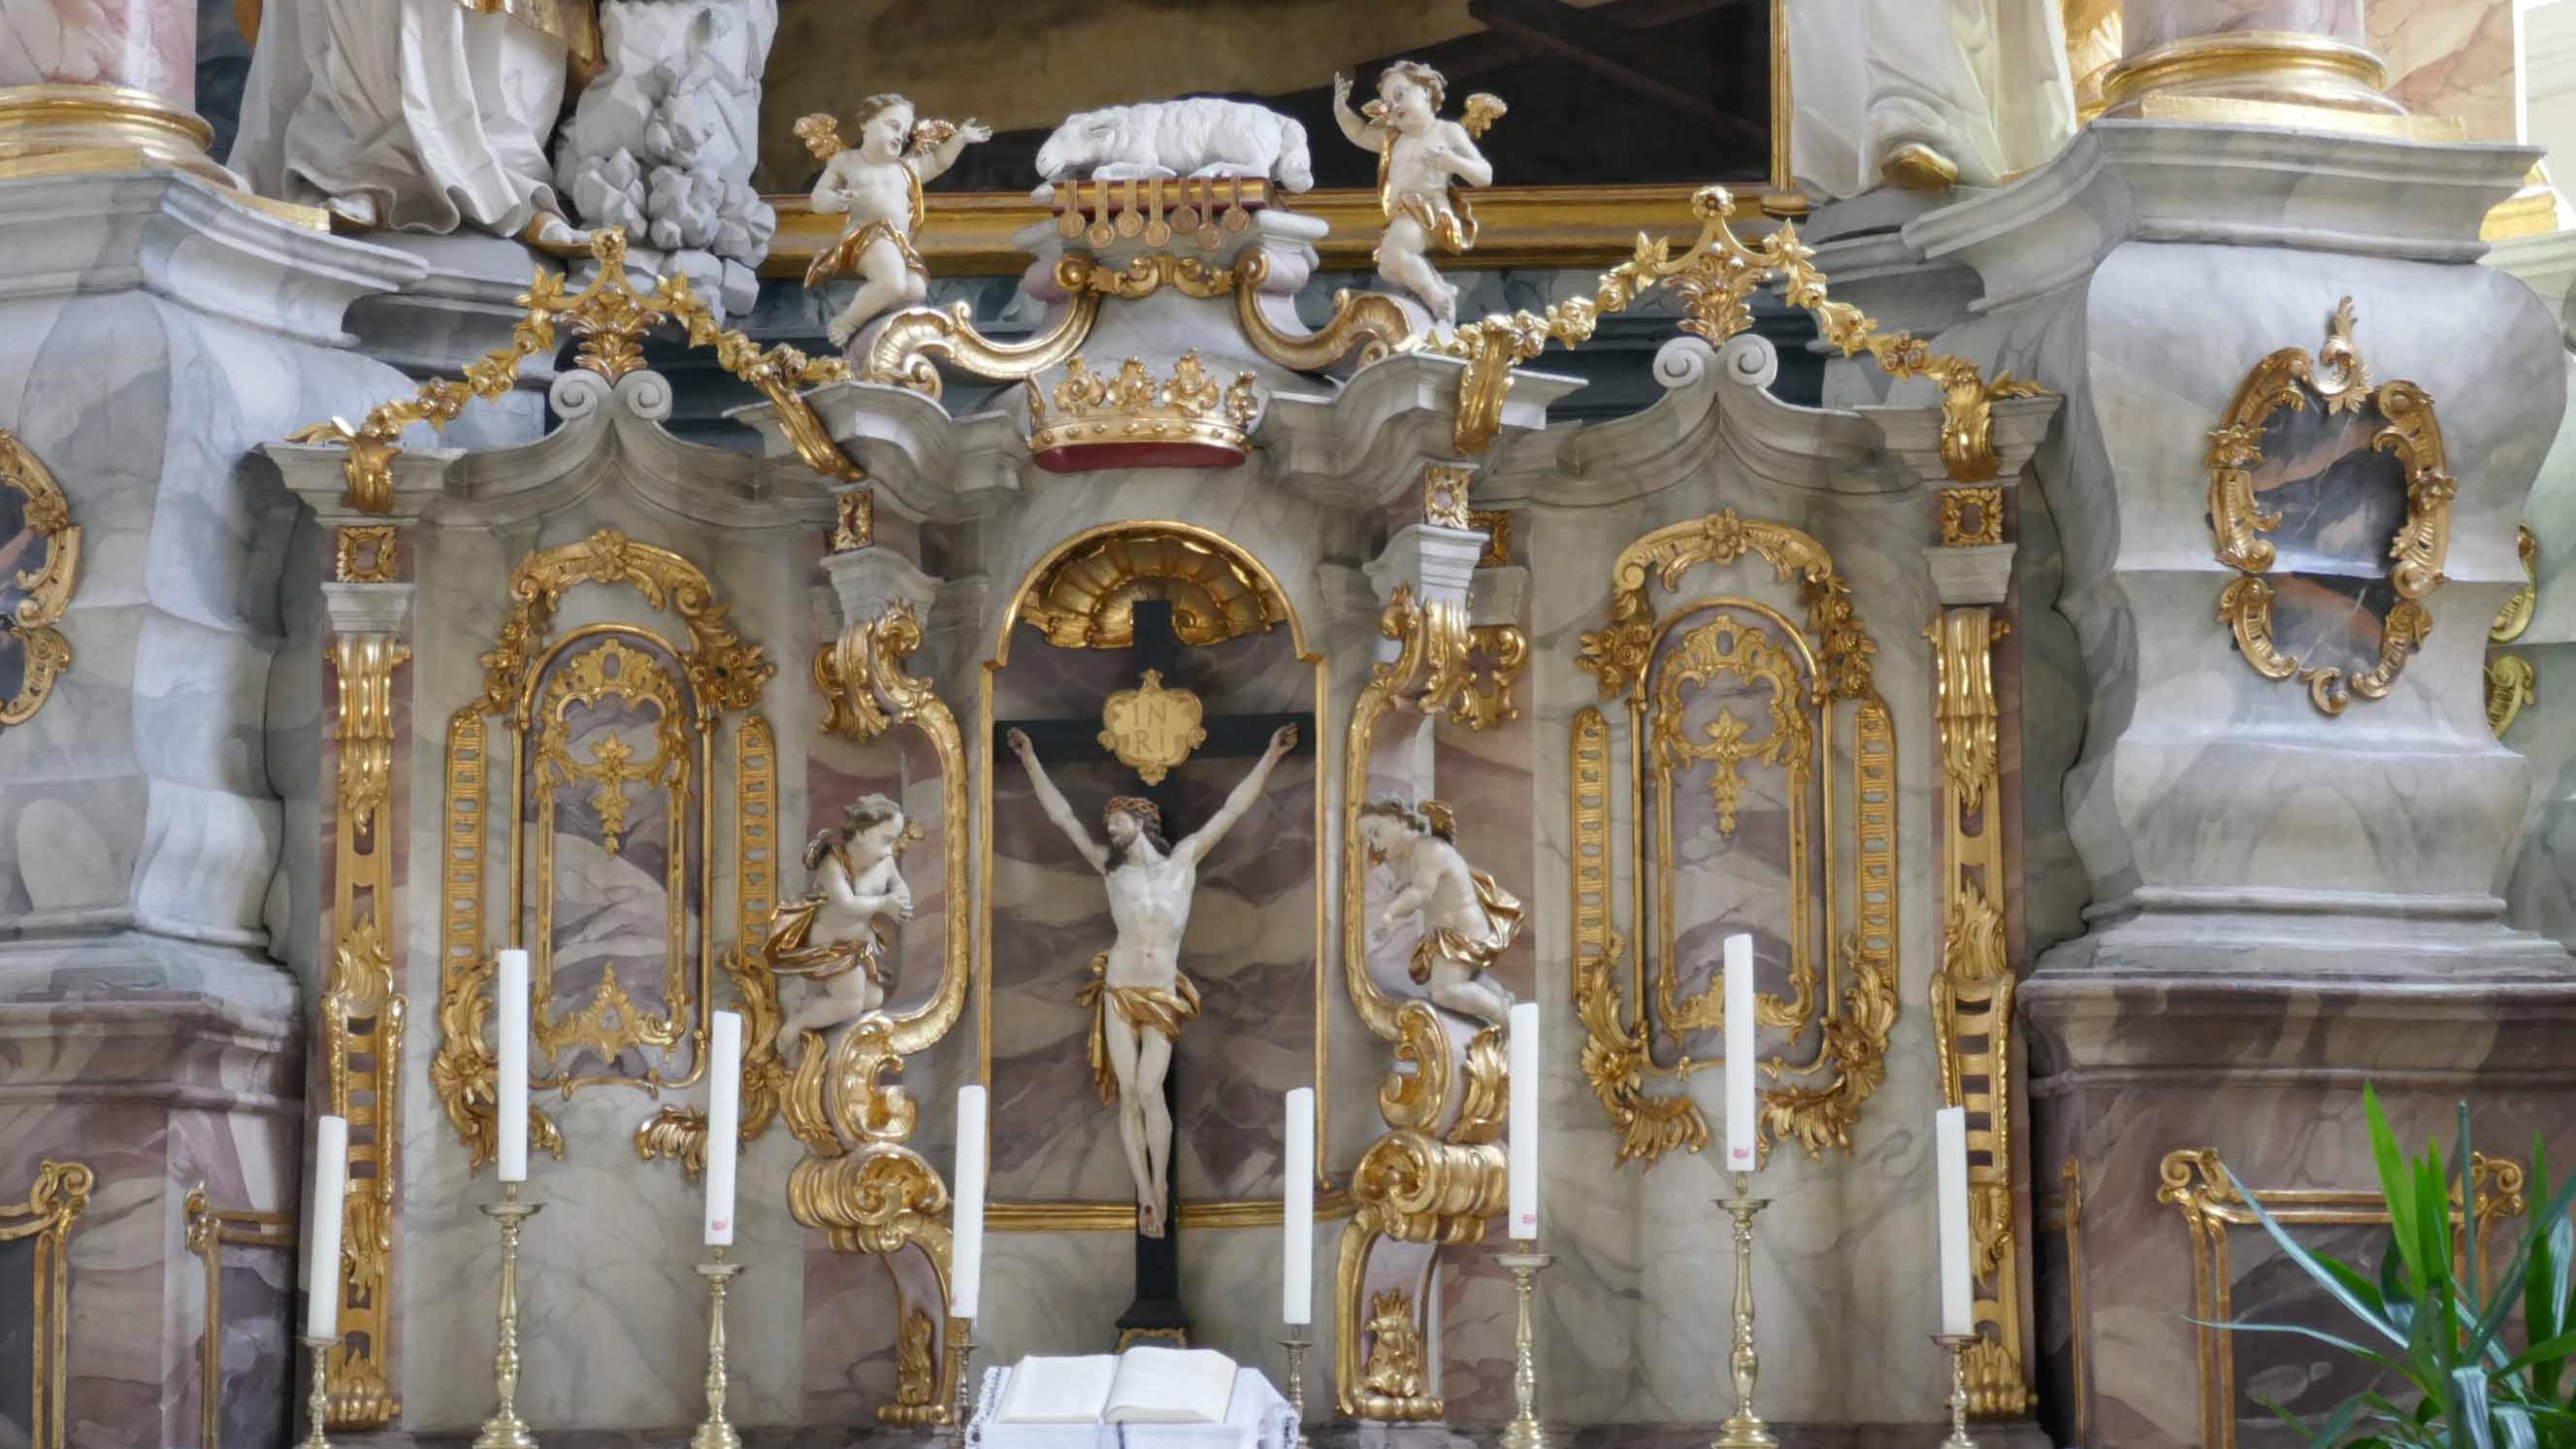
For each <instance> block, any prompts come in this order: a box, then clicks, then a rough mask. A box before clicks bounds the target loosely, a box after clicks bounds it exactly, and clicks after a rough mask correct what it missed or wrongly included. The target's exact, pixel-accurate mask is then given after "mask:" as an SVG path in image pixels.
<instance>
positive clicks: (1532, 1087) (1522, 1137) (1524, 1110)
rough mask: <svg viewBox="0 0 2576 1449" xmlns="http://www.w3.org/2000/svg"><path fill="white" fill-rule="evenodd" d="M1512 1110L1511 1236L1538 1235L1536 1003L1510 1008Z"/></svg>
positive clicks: (1509, 1124) (1526, 1239) (1528, 1238)
mask: <svg viewBox="0 0 2576 1449" xmlns="http://www.w3.org/2000/svg"><path fill="white" fill-rule="evenodd" d="M1511 1073H1512V1108H1511V1118H1510V1120H1509V1121H1508V1122H1507V1123H1506V1124H1505V1130H1506V1131H1507V1132H1509V1133H1510V1136H1509V1137H1508V1138H1507V1139H1506V1140H1507V1141H1509V1143H1510V1144H1511V1189H1512V1192H1511V1214H1512V1237H1513V1238H1514V1239H1515V1240H1517V1241H1520V1242H1524V1243H1526V1242H1529V1241H1531V1240H1533V1239H1535V1238H1536V1237H1537V1236H1538V1003H1537V1002H1535V1001H1524V1002H1522V1003H1520V1004H1519V1005H1517V1006H1514V1007H1513V1008H1512V1040H1511Z"/></svg>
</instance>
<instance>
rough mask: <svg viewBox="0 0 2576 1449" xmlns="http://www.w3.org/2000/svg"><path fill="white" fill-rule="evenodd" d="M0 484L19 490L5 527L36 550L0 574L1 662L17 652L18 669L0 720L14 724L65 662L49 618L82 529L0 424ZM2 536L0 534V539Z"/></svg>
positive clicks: (67, 582)
mask: <svg viewBox="0 0 2576 1449" xmlns="http://www.w3.org/2000/svg"><path fill="white" fill-rule="evenodd" d="M0 487H5V488H7V489H9V490H10V491H11V492H14V493H16V494H17V495H18V500H17V509H16V512H17V517H16V518H15V519H14V520H10V521H11V522H14V523H15V524H16V527H15V528H13V529H11V530H10V533H11V534H16V535H22V536H24V537H26V538H28V539H29V540H30V541H31V544H32V546H31V547H30V548H29V549H28V550H27V551H28V552H30V553H34V554H35V555H36V561H35V563H34V564H33V566H31V567H26V568H20V569H17V570H15V571H13V572H12V573H11V574H9V575H8V576H6V577H0V639H6V640H7V641H8V645H7V647H6V648H5V649H0V664H5V663H6V662H7V655H8V654H9V653H14V654H16V656H17V660H16V669H15V672H16V674H17V676H18V677H17V687H16V688H15V689H14V690H12V691H11V692H10V694H9V696H8V697H7V698H5V699H0V725H15V724H25V723H26V722H27V721H28V720H30V719H32V718H34V717H35V714H36V711H37V710H38V709H41V708H43V707H44V703H45V700H46V699H47V698H48V697H50V696H51V695H52V694H53V691H54V681H55V680H56V679H58V678H60V677H61V676H62V673H63V671H64V670H66V669H69V668H71V667H72V646H71V644H70V643H69V642H68V641H67V640H65V639H64V638H63V635H62V631H61V630H59V629H56V628H55V627H54V625H55V624H56V623H58V622H60V620H61V619H62V617H63V611H64V610H65V609H66V608H68V607H70V604H71V598H72V586H73V584H75V583H76V582H78V581H79V579H80V552H81V531H80V525H78V524H76V523H74V522H72V513H71V505H70V503H69V502H68V501H67V500H65V499H64V497H63V490H62V485H61V484H59V483H56V482H55V481H54V475H53V473H52V471H51V470H49V469H48V468H46V467H45V465H44V463H43V462H42V461H41V460H40V459H38V458H37V457H36V455H35V454H34V453H33V452H32V451H30V450H29V449H28V447H27V445H26V444H24V443H22V442H20V441H18V437H17V435H16V434H15V433H12V432H10V431H9V430H8V429H6V428H0ZM8 541H9V535H5V534H0V544H6V543H7V542H8Z"/></svg>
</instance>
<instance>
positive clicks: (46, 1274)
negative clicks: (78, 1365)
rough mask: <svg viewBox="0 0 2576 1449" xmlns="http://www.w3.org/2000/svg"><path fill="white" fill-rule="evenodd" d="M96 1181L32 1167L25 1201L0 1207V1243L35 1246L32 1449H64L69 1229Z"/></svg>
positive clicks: (73, 1169)
mask: <svg viewBox="0 0 2576 1449" xmlns="http://www.w3.org/2000/svg"><path fill="white" fill-rule="evenodd" d="M97 1185H98V1175H97V1174H96V1173H94V1172H92V1171H90V1169H89V1167H88V1165H87V1164H85V1163H79V1162H56V1161H54V1160H53V1159H51V1158H47V1159H45V1160H44V1161H42V1162H39V1163H37V1164H36V1183H35V1186H33V1187H31V1188H29V1189H28V1191H27V1197H26V1201H24V1202H23V1203H17V1204H8V1205H0V1243H14V1242H20V1241H24V1240H26V1239H30V1238H32V1239H34V1240H35V1253H36V1260H35V1273H34V1278H35V1301H34V1303H33V1304H31V1305H30V1312H31V1314H32V1319H31V1329H32V1332H31V1333H30V1335H29V1338H30V1342H31V1343H32V1344H33V1346H34V1347H33V1352H34V1359H35V1362H34V1363H33V1364H32V1365H31V1368H32V1370H33V1371H32V1373H31V1374H30V1376H29V1378H28V1380H27V1382H28V1385H29V1387H30V1390H31V1401H30V1405H29V1407H30V1408H31V1409H32V1411H33V1412H32V1414H31V1415H30V1423H29V1424H28V1428H29V1430H30V1431H31V1434H30V1438H31V1440H32V1443H33V1449H64V1446H65V1445H66V1444H67V1443H68V1442H69V1441H68V1440H67V1439H66V1438H65V1437H64V1431H63V1424H64V1412H63V1409H64V1400H65V1398H66V1397H67V1395H68V1394H69V1392H70V1385H71V1236H72V1225H73V1224H74V1223H76V1222H78V1221H79V1220H80V1215H81V1214H82V1213H84V1212H87V1211H88V1210H89V1195H90V1191H91V1189H93V1188H95V1187H96V1186H97Z"/></svg>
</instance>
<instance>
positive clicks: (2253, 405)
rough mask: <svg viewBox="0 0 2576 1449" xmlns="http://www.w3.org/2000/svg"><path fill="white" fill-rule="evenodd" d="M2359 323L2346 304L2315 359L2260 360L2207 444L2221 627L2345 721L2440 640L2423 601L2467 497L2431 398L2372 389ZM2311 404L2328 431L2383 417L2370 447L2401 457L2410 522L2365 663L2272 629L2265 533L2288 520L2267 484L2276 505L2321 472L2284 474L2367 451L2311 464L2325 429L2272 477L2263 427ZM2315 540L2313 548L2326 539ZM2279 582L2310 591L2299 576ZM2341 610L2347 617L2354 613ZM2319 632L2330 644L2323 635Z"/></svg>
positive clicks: (2392, 555)
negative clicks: (2285, 642) (2329, 658)
mask: <svg viewBox="0 0 2576 1449" xmlns="http://www.w3.org/2000/svg"><path fill="white" fill-rule="evenodd" d="M2353 325H2354V312H2353V304H2352V299H2351V298H2350V297H2346V298H2344V299H2343V300H2342V302H2340V303H2339V304H2337V306H2336V308H2335V312H2334V317H2333V319H2332V320H2331V321H2330V322H2329V323H2328V325H2327V331H2326V341H2325V343H2324V345H2323V346H2321V347H2319V348H2318V350H2317V354H2316V356H2315V357H2314V358H2313V359H2311V358H2310V357H2309V355H2308V353H2307V351H2306V350H2305V349H2304V348H2297V347H2285V348H2282V349H2280V350H2278V351H2275V352H2273V353H2271V354H2269V355H2268V356H2266V357H2264V358H2263V360H2262V361H2260V362H2258V363H2256V364H2255V366H2254V369H2253V370H2252V371H2251V372H2249V373H2247V374H2246V376H2245V379H2244V380H2243V381H2242V382H2240V383H2239V384H2237V388H2236V394H2235V397H2234V398H2233V399H2232V400H2231V401H2230V402H2229V404H2228V408H2227V413H2226V415H2225V417H2224V418H2223V419H2222V420H2221V422H2220V425H2219V426H2218V427H2217V428H2215V429H2213V430H2212V431H2211V433H2210V435H2209V453H2208V465H2209V476H2210V484H2209V520H2210V530H2211V533H2212V541H2213V547H2214V550H2215V552H2216V554H2217V557H2218V561H2219V562H2221V563H2223V564H2226V565H2228V566H2230V567H2231V568H2234V569H2236V570H2237V571H2238V574H2239V577H2237V578H2234V579H2231V580H2229V581H2228V583H2227V585H2226V587H2225V588H2223V589H2221V590H2220V591H2219V600H2218V619H2219V622H2220V623H2223V624H2225V625H2226V626H2227V627H2228V630H2229V632H2230V633H2231V634H2233V635H2234V637H2235V640H2236V647H2237V651H2238V652H2239V653H2240V654H2242V655H2244V657H2245V661H2246V663H2247V664H2249V665H2251V666H2252V667H2253V669H2254V671H2255V672H2256V673H2257V674H2260V675H2262V676H2263V677H2264V678H2266V679H2287V678H2289V677H2291V676H2292V675H2294V674H2295V675H2297V676H2298V677H2299V679H2300V680H2301V681H2302V682H2303V683H2305V684H2306V685H2307V686H2308V697H2309V699H2310V701H2311V702H2312V703H2314V704H2315V706H2316V708H2317V710H2318V711H2319V712H2320V713H2322V714H2325V715H2326V716H2328V717H2329V718H2331V717H2334V716H2338V715H2341V714H2342V713H2343V712H2344V710H2345V709H2346V708H2347V707H2348V706H2349V705H2350V704H2351V702H2352V700H2353V698H2354V697H2355V696H2359V697H2360V698H2363V699H2384V698H2386V697H2387V695H2388V692H2389V690H2390V689H2392V688H2394V687H2395V685H2396V682H2397V677H2398V675H2399V673H2400V672H2402V671H2403V670H2404V669H2405V667H2406V661H2407V659H2408V658H2409V657H2410V656H2412V655H2413V654H2414V652H2415V651H2416V649H2418V648H2419V647H2421V646H2422V644H2423V641H2424V638H2425V636H2426V635H2428V634H2430V633H2431V632H2432V628H2433V616H2432V613H2431V611H2430V610H2428V609H2427V608H2426V607H2425V606H2424V603H2423V600H2424V599H2425V598H2427V597H2428V596H2429V595H2431V593H2432V592H2433V590H2434V589H2436V588H2438V587H2439V586H2440V585H2441V583H2442V562H2443V559H2444V558H2445V557H2446V556H2447V555H2448V553H2449V550H2450V539H2451V500H2452V498H2453V496H2454V495H2455V494H2456V493H2457V492H2458V491H2459V484H2458V482H2457V480H2455V479H2454V478H2453V477H2452V476H2451V474H2450V471H2449V465H2448V461H2447V458H2446V456H2445V454H2444V451H2443V446H2442V429H2441V423H2440V420H2439V419H2438V417H2437V416H2436V415H2435V412H2434V408H2433V401H2432V399H2431V398H2430V397H2428V396H2426V395H2425V393H2424V391H2423V389H2421V388H2419V387H2417V386H2416V385H2415V384H2414V383H2411V382H2407V381H2404V380H2402V379H2400V380H2397V381H2393V382H2386V383H2381V384H2378V385H2377V386H2375V387H2374V386H2373V385H2372V383H2371V378H2370V372H2369V369H2368V368H2367V367H2366V366H2364V364H2363V362H2362V359H2361V353H2360V349H2359V347H2358V345H2357V344H2356V343H2355V342H2354V341H2353ZM2311 398H2314V399H2315V400H2316V402H2317V414H2316V416H2317V417H2318V418H2319V419H2320V422H2319V423H2318V424H2317V426H2318V427H2321V428H2323V427H2329V426H2330V424H2329V423H2328V422H2327V421H2325V420H2331V419H2335V418H2345V417H2349V418H2355V419H2361V418H2364V417H2365V416H2367V417H2373V418H2376V420H2377V426H2375V427H2372V428H2370V429H2369V433H2368V438H2367V444H2366V446H2367V450H2368V451H2369V452H2370V453H2385V454H2388V455H2390V456H2391V457H2393V458H2395V459H2396V460H2397V463H2398V466H2399V470H2400V475H2401V477H2402V479H2403V486H2404V491H2405V507H2406V512H2405V517H2404V519H2403V521H2401V522H2400V523H2399V524H2398V525H2397V526H2396V529H2395V531H2394V533H2393V535H2392V536H2391V537H2390V539H2389V542H2388V544H2387V547H2386V558H2387V560H2388V562H2387V564H2386V566H2385V568H2386V578H2387V582H2388V584H2389V586H2390V588H2391V589H2392V591H2393V592H2394V594H2395V599H2394V601H2393V602H2392V603H2390V604H2389V605H2388V606H2387V611H2386V614H2385V616H2384V617H2382V618H2381V619H2380V620H2379V621H2378V623H2379V630H2378V635H2379V637H2378V638H2377V640H2376V641H2375V642H2373V643H2372V644H2371V645H2370V646H2369V647H2368V648H2367V649H2366V650H2362V651H2361V652H2362V653H2363V654H2365V655H2366V656H2367V660H2366V662H2364V661H2363V660H2359V659H2356V660H2350V661H2346V662H2343V663H2333V664H2321V663H2310V662H2307V661H2306V660H2305V659H2303V658H2302V657H2301V655H2302V654H2306V655H2309V656H2311V657H2313V655H2314V653H2315V649H2316V646H2315V645H2309V646H2306V647H2305V648H2302V649H2298V650H2296V652H2294V651H2293V650H2291V649H2284V648H2283V647H2282V643H2281V639H2280V630H2279V625H2278V624H2277V623H2276V618H2275V615H2276V609H2277V607H2278V604H2279V600H2280V597H2281V587H2280V585H2279V584H2278V583H2276V581H2275V579H2276V576H2275V575H2273V573H2272V567H2273V565H2274V563H2275V562H2276V561H2277V560H2278V557H2279V550H2278V548H2277V547H2276V545H2275V544H2274V543H2273V541H2272V540H2271V539H2270V538H2269V537H2267V536H2266V535H2267V534H2270V533H2271V532H2273V531H2274V530H2277V529H2280V528H2281V527H2282V526H2283V525H2284V520H2285V514H2284V513H2283V512H2282V511H2281V510H2280V509H2272V510H2268V511H2267V510H2266V509H2265V508H2264V507H2263V495H2264V494H2265V493H2266V491H2267V485H2268V491H2269V493H2270V495H2271V496H2272V497H2274V498H2276V499H2277V498H2281V497H2286V496H2290V495H2292V494H2293V492H2294V491H2295V490H2299V489H2302V488H2307V487H2309V486H2310V485H2313V484H2314V483H2315V482H2316V481H2317V479H2318V478H2320V477H2322V476H2323V475H2322V472H2321V471H2311V472H2308V473H2304V474H2300V475H2297V476H2291V475H2290V474H2289V473H2288V472H2287V471H2286V470H2287V469H2289V468H2292V467H2298V466H2301V465H2302V464H2313V465H2315V469H2317V470H2321V469H2322V468H2324V467H2330V466H2332V465H2333V464H2334V463H2335V462H2337V461H2339V457H2340V456H2355V455H2358V454H2359V453H2360V452H2361V445H2359V444H2356V445H2354V446H2353V447H2350V448H2347V449H2346V451H2345V452H2344V453H2343V454H2342V455H2339V456H2331V457H2327V458H2325V460H2324V462H2323V463H2321V464H2320V463H2317V461H2316V457H2315V455H2317V454H2319V453H2320V452H2321V450H2322V449H2323V448H2324V447H2327V446H2330V445H2331V444H2332V443H2333V442H2334V441H2335V438H2334V436H2333V435H2332V434H2331V432H2328V433H2325V434H2321V435H2320V436H2319V437H2318V438H2314V439H2310V440H2308V442H2307V444H2306V445H2305V446H2294V447H2292V448H2290V449H2288V450H2286V451H2285V456H2284V458H2283V461H2282V464H2281V469H2280V470H2279V472H2278V475H2277V476H2273V475H2271V474H2270V473H2267V469H2269V467H2270V464H2269V460H2268V459H2267V457H2266V454H2265V451H2264V439H2265V437H2266V436H2267V429H2269V428H2270V427H2271V426H2273V425H2274V423H2275V421H2276V419H2277V418H2278V417H2279V416H2280V415H2282V414H2292V415H2295V414H2302V413H2305V412H2306V411H2307V408H2308V402H2309V399H2311ZM2357 516H2359V515H2357ZM2300 526H2301V527H2303V528H2305V529H2308V530H2309V531H2311V532H2315V531H2318V530H2320V529H2322V528H2324V527H2325V526H2326V525H2322V524H2318V523H2316V522H2315V521H2313V520H2302V523H2301V525H2300ZM2308 541H2309V543H2310V545H2311V547H2314V546H2317V545H2318V544H2319V542H2320V540H2318V539H2310V540H2308ZM2278 577H2280V578H2284V579H2288V580H2291V581H2294V582H2302V583H2303V581H2302V580H2301V579H2300V576H2299V575H2295V574H2293V575H2282V576H2278ZM2327 591H2328V592H2336V591H2334V590H2332V589H2330V588H2329V589H2328V590H2327ZM2337 596H2338V599H2340V597H2341V595H2340V593H2338V595H2337ZM2336 607H2337V608H2339V609H2343V610H2344V612H2349V609H2348V607H2346V606H2343V605H2340V604H2338V605H2336ZM2364 612H2365V613H2366V612H2367V610H2366V609H2365V610H2364ZM2318 628H2319V630H2320V633H2321V640H2320V642H2322V640H2323V634H2322V631H2323V629H2324V628H2325V626H2323V625H2319V626H2318ZM2293 637H2294V638H2295V637H2296V635H2294V636H2293Z"/></svg>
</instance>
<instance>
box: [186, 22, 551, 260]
mask: <svg viewBox="0 0 2576 1449" xmlns="http://www.w3.org/2000/svg"><path fill="white" fill-rule="evenodd" d="M537 10H538V14H539V15H540V16H541V17H542V18H543V20H544V21H545V22H547V23H545V24H542V25H540V24H537V23H532V22H531V21H529V20H526V19H522V18H519V17H517V16H514V15H508V14H484V13H482V12H481V11H479V10H477V9H475V8H474V7H473V6H472V5H469V4H466V3H463V0H269V4H268V5H267V7H266V9H265V11H264V13H263V14H262V16H261V20H260V27H259V42H258V46H257V48H256V49H255V50H254V51H253V52H252V55H251V65H250V76H249V79H248V80H247V81H246V82H245V83H244V86H243V92H242V111H241V130H240V133H239V135H238V136H237V137H236V138H235V140H234V142H233V150H232V155H231V156H230V157H229V158H228V160H229V162H230V164H231V166H232V168H233V170H235V171H237V172H239V173H240V174H241V176H242V178H243V179H244V180H245V181H247V182H249V183H250V186H251V189H252V190H254V191H257V192H258V193H260V194H261V195H263V196H273V197H276V198H278V199H280V200H284V201H293V202H300V203H303V204H305V205H311V206H323V207H328V208H329V209H330V210H331V211H333V212H334V213H336V214H338V215H339V216H341V217H343V218H345V219H347V220H348V221H349V222H351V223H352V224H354V225H357V226H361V227H384V228H392V229H399V230H404V231H428V232H452V231H455V230H456V229H457V228H459V227H461V226H470V227H475V228H479V229H481V230H484V231H489V232H493V233H496V234H498V235H501V236H518V237H525V238H527V239H529V240H542V241H556V242H572V241H578V240H580V239H581V234H580V233H579V232H577V231H575V230H574V229H573V227H572V225H571V224H570V223H569V222H567V221H566V220H565V219H564V216H563V206H562V203H561V202H559V201H558V200H557V199H556V196H555V189H554V169H553V168H552V167H551V166H549V165H548V164H547V162H546V140H547V138H548V137H549V136H551V135H552V134H553V132H554V128H555V118H556V117H557V116H558V115H559V114H560V113H561V112H562V110H563V101H564V83H565V72H566V66H567V63H568V61H569V60H570V58H571V55H572V49H571V46H572V44H575V43H577V44H580V45H581V46H583V48H584V49H585V51H589V52H592V53H595V51H596V24H597V20H596V15H595V13H594V11H593V9H592V7H591V5H590V0H558V3H556V4H553V5H550V6H545V7H538V8H537Z"/></svg>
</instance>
